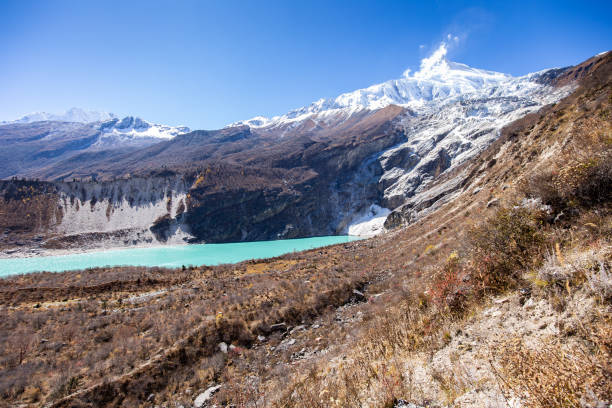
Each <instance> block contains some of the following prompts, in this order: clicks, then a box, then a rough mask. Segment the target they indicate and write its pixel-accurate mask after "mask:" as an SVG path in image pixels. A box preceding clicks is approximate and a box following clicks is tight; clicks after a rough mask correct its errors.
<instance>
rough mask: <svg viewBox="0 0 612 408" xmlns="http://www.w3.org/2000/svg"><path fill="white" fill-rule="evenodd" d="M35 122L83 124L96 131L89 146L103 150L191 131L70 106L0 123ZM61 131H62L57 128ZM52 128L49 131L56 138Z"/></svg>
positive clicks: (154, 140) (169, 137)
mask: <svg viewBox="0 0 612 408" xmlns="http://www.w3.org/2000/svg"><path fill="white" fill-rule="evenodd" d="M37 122H64V123H75V124H85V125H88V126H89V127H91V128H92V129H93V130H97V131H98V134H99V137H98V140H97V141H96V142H95V143H93V144H92V146H91V147H92V148H95V149H106V148H113V147H121V146H126V145H130V146H146V145H149V144H152V143H156V142H159V141H161V140H169V139H172V138H174V137H175V136H177V135H180V134H183V133H187V132H189V131H190V129H189V128H188V127H185V126H167V125H160V124H155V123H151V122H148V121H146V120H144V119H141V118H138V117H134V116H126V117H124V118H123V119H120V118H119V117H118V116H117V115H115V114H114V113H108V112H98V111H86V110H83V109H80V108H71V109H69V110H67V111H66V112H64V113H59V114H55V113H48V112H35V113H30V114H27V115H24V116H22V117H21V118H19V119H17V120H13V121H7V122H0V126H5V125H11V124H29V123H37ZM59 132H60V133H61V131H59ZM57 133H58V131H57V130H56V129H55V127H54V130H53V132H50V134H53V135H54V137H57Z"/></svg>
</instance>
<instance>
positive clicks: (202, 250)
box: [0, 235, 361, 278]
mask: <svg viewBox="0 0 612 408" xmlns="http://www.w3.org/2000/svg"><path fill="white" fill-rule="evenodd" d="M358 239H361V238H360V237H353V236H342V235H339V236H327V237H313V238H301V239H286V240H277V241H257V242H237V243H231V244H192V245H176V246H164V247H154V248H130V249H113V250H105V251H92V252H85V253H80V254H70V255H55V256H39V257H30V258H1V259H0V278H1V277H6V276H10V275H18V274H23V273H31V272H41V271H48V272H62V271H69V270H75V269H86V268H94V267H100V266H120V265H130V266H161V267H167V268H175V267H180V266H182V265H185V266H189V265H219V264H224V263H236V262H241V261H246V260H248V259H262V258H272V257H275V256H280V255H283V254H287V253H290V252H295V251H304V250H307V249H313V248H319V247H323V246H327V245H333V244H340V243H344V242H350V241H355V240H358Z"/></svg>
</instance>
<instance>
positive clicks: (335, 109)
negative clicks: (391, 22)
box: [230, 43, 542, 129]
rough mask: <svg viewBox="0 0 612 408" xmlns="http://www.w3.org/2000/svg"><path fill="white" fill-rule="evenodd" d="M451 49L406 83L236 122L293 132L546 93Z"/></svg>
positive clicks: (529, 78) (528, 78)
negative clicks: (377, 114) (385, 111)
mask: <svg viewBox="0 0 612 408" xmlns="http://www.w3.org/2000/svg"><path fill="white" fill-rule="evenodd" d="M446 54H447V47H446V44H444V43H443V44H441V45H440V47H439V48H438V49H437V50H436V51H435V52H434V53H433V54H432V55H431V56H430V57H428V58H425V59H423V60H422V61H421V66H420V69H419V71H417V72H415V73H411V72H410V70H407V71H405V72H404V74H403V75H402V77H401V78H399V79H393V80H390V81H386V82H383V83H381V84H377V85H372V86H370V87H368V88H364V89H358V90H356V91H353V92H348V93H344V94H342V95H340V96H338V97H336V98H332V99H320V100H318V101H316V102H313V103H312V104H310V105H308V106H305V107H302V108H299V109H295V110H292V111H290V112H288V113H287V114H285V115H281V116H275V117H272V118H266V117H263V116H257V117H254V118H252V119H249V120H245V121H241V122H236V123H233V124H232V125H230V126H233V125H248V126H250V127H251V128H256V129H257V128H258V129H274V128H278V127H287V126H289V127H293V126H296V123H297V122H303V121H305V120H308V119H310V120H313V121H314V122H315V123H317V124H320V125H321V126H326V125H329V124H338V123H340V122H341V121H343V120H346V119H347V118H349V117H350V116H352V115H354V114H355V113H361V112H363V111H364V110H365V111H372V110H378V109H381V108H384V107H386V106H389V105H398V106H401V107H405V108H408V109H410V110H412V111H414V112H415V113H418V114H423V113H428V112H432V111H433V110H436V109H437V108H438V107H439V106H440V105H442V104H447V103H450V102H456V101H460V100H465V99H467V98H474V97H487V98H492V97H525V96H527V95H530V94H533V93H534V92H535V91H537V90H539V89H541V88H542V84H539V83H538V82H537V81H536V79H537V77H538V75H539V73H535V74H529V75H525V76H522V77H513V76H511V75H507V74H503V73H499V72H493V71H486V70H482V69H476V68H472V67H469V66H467V65H465V64H461V63H457V62H451V61H448V60H447V59H446Z"/></svg>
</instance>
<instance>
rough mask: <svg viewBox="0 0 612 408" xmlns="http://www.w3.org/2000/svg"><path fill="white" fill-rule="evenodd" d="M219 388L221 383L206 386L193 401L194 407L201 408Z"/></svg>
mask: <svg viewBox="0 0 612 408" xmlns="http://www.w3.org/2000/svg"><path fill="white" fill-rule="evenodd" d="M219 388H221V385H215V386H212V387H210V388H208V389H207V390H206V391H204V392H203V393H201V394H200V395H198V396H197V397H196V399H195V400H194V401H193V406H194V407H196V408H202V407H203V406H204V404H205V403H206V402H207V401H208V400H209V399H210V398H211V397H212V396H213V394H214V393H215V392H217V391H218V390H219Z"/></svg>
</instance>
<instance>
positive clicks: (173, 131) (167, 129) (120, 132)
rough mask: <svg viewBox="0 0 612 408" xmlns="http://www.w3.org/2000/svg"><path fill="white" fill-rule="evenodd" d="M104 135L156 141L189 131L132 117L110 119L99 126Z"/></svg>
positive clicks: (185, 128) (180, 127)
mask: <svg viewBox="0 0 612 408" xmlns="http://www.w3.org/2000/svg"><path fill="white" fill-rule="evenodd" d="M100 130H101V131H102V133H103V134H104V135H109V134H112V135H117V136H126V137H132V138H142V137H151V138H156V139H172V138H174V137H175V136H177V135H180V134H183V133H187V132H189V131H190V129H189V128H188V127H185V126H166V125H158V124H154V123H151V122H147V121H146V120H143V119H140V118H136V117H134V116H126V117H125V118H123V119H121V120H119V119H112V120H109V121H107V122H104V123H102V125H100Z"/></svg>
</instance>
